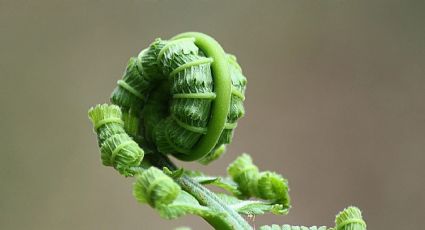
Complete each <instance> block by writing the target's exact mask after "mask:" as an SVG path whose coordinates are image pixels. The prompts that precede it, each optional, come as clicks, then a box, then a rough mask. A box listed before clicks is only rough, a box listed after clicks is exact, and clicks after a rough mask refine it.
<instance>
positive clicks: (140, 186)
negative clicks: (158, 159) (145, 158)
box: [133, 167, 181, 207]
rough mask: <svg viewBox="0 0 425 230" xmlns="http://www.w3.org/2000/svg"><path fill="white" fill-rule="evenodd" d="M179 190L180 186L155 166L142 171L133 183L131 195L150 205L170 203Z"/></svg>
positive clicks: (156, 205)
mask: <svg viewBox="0 0 425 230" xmlns="http://www.w3.org/2000/svg"><path fill="white" fill-rule="evenodd" d="M180 191H181V188H180V186H179V185H178V184H176V182H174V181H173V179H171V178H170V177H169V176H167V175H166V174H165V173H164V172H162V171H161V170H159V169H158V168H155V167H150V168H149V169H147V170H145V171H143V172H142V173H141V174H140V175H138V176H137V179H136V182H134V184H133V195H134V197H135V198H136V199H137V201H139V202H140V203H148V204H149V205H151V206H152V207H158V206H160V205H168V204H170V203H172V202H173V201H174V200H175V199H176V198H177V196H178V195H179V194H180Z"/></svg>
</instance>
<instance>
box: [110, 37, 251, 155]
mask: <svg viewBox="0 0 425 230" xmlns="http://www.w3.org/2000/svg"><path fill="white" fill-rule="evenodd" d="M211 47H213V48H214V49H213V51H214V52H211V51H210V50H211V49H212V48H211ZM245 86H246V78H245V77H244V76H243V74H242V71H241V68H240V67H239V65H238V64H237V62H236V58H235V57H234V56H233V55H229V54H225V53H224V51H223V50H222V49H221V47H220V46H219V45H218V43H217V42H215V40H213V39H212V38H210V37H207V36H206V35H201V34H198V33H189V34H186V35H182V37H178V38H174V39H172V40H161V39H156V40H155V41H154V42H153V43H152V44H151V45H150V46H149V47H148V48H147V49H144V50H142V52H140V54H139V55H138V56H137V57H134V58H131V59H130V61H129V62H128V65H127V68H126V71H125V72H124V76H123V78H122V79H121V80H119V81H118V85H117V87H116V88H115V90H114V92H113V93H112V95H111V101H112V103H114V104H116V105H118V106H120V107H121V109H122V110H123V113H124V114H127V116H126V120H131V121H133V123H135V125H132V126H131V127H133V130H129V131H127V132H128V133H129V134H131V135H132V137H133V138H137V139H144V140H146V141H148V142H150V143H151V145H154V146H156V148H157V150H158V151H159V152H161V153H164V154H173V155H175V156H176V157H177V158H179V159H182V160H199V159H201V158H203V157H207V155H208V154H210V155H211V154H213V153H214V152H216V149H218V148H220V147H221V146H222V145H223V144H229V143H230V142H231V140H232V135H233V131H234V129H235V128H236V126H237V123H236V122H237V120H238V119H239V118H241V117H242V116H243V115H244V113H245V111H244V107H243V100H244V99H245V96H244V93H245ZM126 120H124V121H125V122H127V121H126ZM141 120H143V123H142V122H140V123H138V121H141ZM141 125H143V127H140V126H141ZM136 126H137V127H138V128H134V127H136ZM138 132H139V133H138ZM140 132H142V133H140ZM210 158H211V157H210ZM204 162H207V161H204Z"/></svg>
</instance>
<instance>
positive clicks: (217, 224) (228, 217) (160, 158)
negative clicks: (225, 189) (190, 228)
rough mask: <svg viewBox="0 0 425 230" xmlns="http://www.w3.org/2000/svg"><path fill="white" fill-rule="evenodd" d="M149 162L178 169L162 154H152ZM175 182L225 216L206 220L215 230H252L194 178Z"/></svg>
mask: <svg viewBox="0 0 425 230" xmlns="http://www.w3.org/2000/svg"><path fill="white" fill-rule="evenodd" d="M149 160H150V161H151V163H152V164H153V165H154V166H156V167H158V168H163V167H167V168H169V169H171V170H176V169H177V167H176V166H175V165H174V164H173V163H172V162H171V161H170V159H168V157H166V156H164V155H162V154H160V153H156V154H152V155H151V157H149ZM175 181H176V182H177V183H178V184H179V185H180V187H182V189H183V190H185V191H186V192H188V193H190V194H191V195H192V196H193V197H195V198H196V199H197V200H198V202H199V203H200V204H202V205H205V206H208V207H209V208H211V209H213V210H216V211H217V212H219V213H223V214H224V215H223V216H216V217H208V218H204V219H205V220H206V221H207V222H208V223H209V224H211V226H213V227H214V228H215V229H220V230H221V229H224V230H227V229H228V230H231V229H247V230H251V229H252V227H251V226H250V225H249V224H248V222H247V221H246V220H245V219H244V218H243V217H242V216H241V215H239V213H237V212H236V211H235V210H233V209H231V208H230V207H229V206H227V205H226V204H225V203H224V202H223V201H222V200H221V199H220V198H219V197H218V196H217V195H215V194H214V193H213V192H211V191H210V190H208V189H207V188H205V187H204V186H202V185H200V184H199V183H198V182H196V181H194V180H192V178H190V177H187V176H182V177H180V178H178V179H176V180H175Z"/></svg>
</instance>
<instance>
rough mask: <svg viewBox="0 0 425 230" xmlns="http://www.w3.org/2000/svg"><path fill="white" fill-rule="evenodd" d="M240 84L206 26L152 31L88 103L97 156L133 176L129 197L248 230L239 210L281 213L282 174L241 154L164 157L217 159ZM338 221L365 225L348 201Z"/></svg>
mask: <svg viewBox="0 0 425 230" xmlns="http://www.w3.org/2000/svg"><path fill="white" fill-rule="evenodd" d="M246 83H247V81H246V78H245V76H244V75H243V74H242V70H241V67H240V66H239V64H238V63H237V61H236V58H235V56H233V55H230V54H227V53H225V52H224V50H223V49H222V48H221V46H220V45H219V44H218V43H217V42H216V41H215V40H214V39H213V38H211V37H209V36H207V35H205V34H201V33H194V32H191V33H183V34H180V35H177V36H176V37H174V38H172V39H171V40H161V39H156V40H155V41H154V42H153V43H152V44H151V45H150V46H149V47H148V48H146V49H144V50H142V51H141V52H140V53H139V55H138V56H137V57H132V58H130V60H129V62H128V65H127V68H126V70H125V72H124V76H123V78H122V79H120V80H118V82H117V87H116V88H115V89H114V91H113V93H112V95H111V102H112V103H113V105H107V104H103V105H97V106H95V107H94V108H91V109H90V110H89V118H90V120H91V121H92V123H93V126H94V130H95V132H96V133H97V136H98V142H99V147H100V151H101V159H102V163H103V164H104V165H106V166H112V167H114V168H115V169H116V170H117V171H118V172H119V173H120V174H122V175H124V176H126V177H128V176H134V177H135V178H136V181H135V183H134V187H133V194H134V196H135V198H136V199H137V200H138V201H139V202H141V203H146V204H149V205H150V206H151V207H153V208H155V209H156V210H157V211H158V212H159V214H160V215H161V216H162V217H164V218H166V219H175V218H178V217H180V216H182V215H186V214H194V215H198V216H200V217H202V218H204V219H205V220H206V221H207V222H208V223H210V224H211V225H212V226H213V227H214V228H216V229H253V228H252V226H250V225H249V224H248V222H247V221H246V220H245V219H244V218H243V215H260V214H264V213H266V212H270V213H273V214H278V215H281V214H286V213H288V211H289V208H290V207H291V204H290V198H289V193H288V192H289V187H288V181H287V180H286V179H285V178H283V177H282V176H281V175H279V174H277V173H274V172H270V171H263V172H261V171H259V169H258V167H257V166H255V165H254V164H253V162H252V159H251V157H250V156H249V155H247V154H243V155H242V156H240V157H238V158H237V159H236V160H235V161H234V162H233V163H232V164H231V165H230V166H229V167H228V176H226V177H217V176H208V175H204V174H203V173H201V172H195V171H190V170H184V169H178V168H177V167H176V166H175V165H174V164H173V163H172V162H171V161H170V160H169V159H168V157H167V155H172V156H174V157H175V158H177V159H180V160H183V161H198V162H200V163H202V164H208V163H209V162H211V161H213V160H216V159H218V158H219V157H220V156H221V155H222V154H223V153H224V151H225V145H226V144H229V143H231V141H232V136H233V133H234V129H235V128H236V126H237V121H238V120H239V119H240V118H241V117H243V115H244V113H245V111H244V107H243V101H244V100H245V96H244V94H245V87H246ZM203 185H209V186H216V187H219V188H221V189H223V190H224V191H225V192H226V193H213V192H211V191H210V190H208V189H207V188H205V187H204V186H203ZM253 198H257V199H258V200H255V199H253ZM261 229H288V230H295V229H311V230H313V229H315V228H314V227H312V228H306V227H297V226H289V225H283V226H278V225H272V226H263V227H261ZM318 229H319V230H322V229H326V228H324V227H321V228H318ZM339 229H344V230H363V229H366V225H365V223H364V221H363V220H362V217H361V214H360V211H359V210H358V209H356V208H352V207H350V208H348V209H346V210H344V211H343V212H342V213H341V214H339V215H338V217H337V220H336V227H335V228H334V230H339Z"/></svg>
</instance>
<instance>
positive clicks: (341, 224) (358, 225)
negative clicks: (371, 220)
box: [335, 206, 366, 230]
mask: <svg viewBox="0 0 425 230" xmlns="http://www.w3.org/2000/svg"><path fill="white" fill-rule="evenodd" d="M335 230H366V222H365V221H364V220H363V218H362V212H361V211H360V209H358V208H357V207H353V206H350V207H348V208H346V209H344V210H343V211H341V212H340V213H338V215H337V216H336V218H335Z"/></svg>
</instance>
